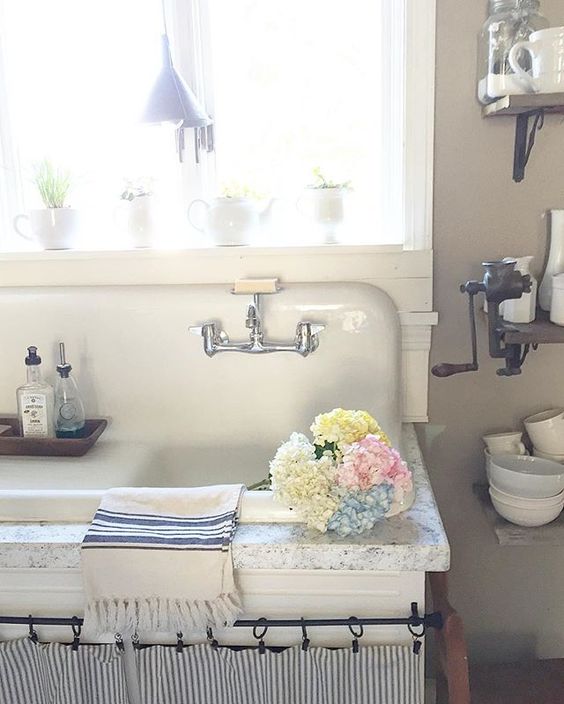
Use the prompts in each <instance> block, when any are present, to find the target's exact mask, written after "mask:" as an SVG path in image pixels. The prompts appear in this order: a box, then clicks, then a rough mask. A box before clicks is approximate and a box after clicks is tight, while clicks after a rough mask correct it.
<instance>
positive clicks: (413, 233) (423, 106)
mask: <svg viewBox="0 0 564 704" xmlns="http://www.w3.org/2000/svg"><path fill="white" fill-rule="evenodd" d="M406 2H407V4H408V7H409V11H408V13H407V15H406V18H405V22H406V25H405V32H406V47H407V56H406V76H405V83H404V85H405V96H406V98H405V100H406V105H405V131H404V134H405V150H404V151H405V169H406V171H405V173H406V179H405V198H406V204H405V208H404V212H405V214H406V221H405V234H404V245H403V247H404V249H406V250H416V249H431V248H432V246H433V177H434V176H433V159H434V140H435V56H436V49H435V45H436V13H437V6H436V0H406Z"/></svg>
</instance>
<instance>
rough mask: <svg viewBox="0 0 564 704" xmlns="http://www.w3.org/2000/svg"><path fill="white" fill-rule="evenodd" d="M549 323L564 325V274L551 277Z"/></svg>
mask: <svg viewBox="0 0 564 704" xmlns="http://www.w3.org/2000/svg"><path fill="white" fill-rule="evenodd" d="M550 321H551V322H552V323H556V325H564V274H556V275H555V276H553V277H552V301H551V303H550Z"/></svg>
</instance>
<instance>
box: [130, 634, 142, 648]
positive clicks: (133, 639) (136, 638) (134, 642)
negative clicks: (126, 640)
mask: <svg viewBox="0 0 564 704" xmlns="http://www.w3.org/2000/svg"><path fill="white" fill-rule="evenodd" d="M131 645H132V646H133V650H141V643H140V641H139V634H138V633H137V631H135V633H134V634H133V635H132V636H131Z"/></svg>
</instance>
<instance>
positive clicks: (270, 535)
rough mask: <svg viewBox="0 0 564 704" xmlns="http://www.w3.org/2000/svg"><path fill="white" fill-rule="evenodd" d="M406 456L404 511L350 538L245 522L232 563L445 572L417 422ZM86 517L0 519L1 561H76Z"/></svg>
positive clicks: (27, 564) (10, 564) (442, 539)
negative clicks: (408, 495) (411, 489)
mask: <svg viewBox="0 0 564 704" xmlns="http://www.w3.org/2000/svg"><path fill="white" fill-rule="evenodd" d="M402 449H403V454H404V458H405V460H406V461H407V463H408V464H409V466H410V467H411V469H412V471H413V476H414V482H415V488H416V498H415V502H414V504H413V506H412V507H411V508H410V509H409V510H408V511H405V512H404V513H402V514H400V515H398V516H394V517H392V518H389V519H387V520H386V521H383V522H382V523H380V524H378V525H377V526H376V527H375V528H374V529H373V530H372V531H369V532H368V533H366V534H363V535H361V536H355V537H354V538H350V537H349V538H339V537H338V536H337V535H335V534H333V533H326V534H321V533H318V532H317V531H314V530H310V529H308V528H306V527H305V526H304V525H303V524H299V523H286V524H274V523H269V524H266V523H248V524H242V525H240V526H239V527H238V529H237V532H236V534H235V537H234V540H233V562H234V565H235V568H236V569H286V570H287V569H320V570H389V571H396V570H397V571H425V572H444V571H446V570H448V569H449V565H450V548H449V544H448V540H447V537H446V534H445V531H444V528H443V524H442V521H441V518H440V515H439V512H438V509H437V505H436V503H435V498H434V496H433V491H432V489H431V485H430V483H429V477H428V475H427V470H426V469H425V465H424V462H423V458H422V456H421V451H420V448H419V444H418V442H417V437H416V434H415V429H414V428H413V426H412V425H411V424H406V425H404V427H403V432H402ZM87 527H88V526H87V525H85V524H76V523H61V524H54V523H0V569H2V568H19V569H22V568H24V569H25V568H39V569H41V568H58V569H64V568H66V569H78V568H79V567H80V543H81V541H82V538H83V537H84V534H85V532H86V530H87Z"/></svg>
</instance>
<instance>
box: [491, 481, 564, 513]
mask: <svg viewBox="0 0 564 704" xmlns="http://www.w3.org/2000/svg"><path fill="white" fill-rule="evenodd" d="M490 496H494V497H495V498H496V499H499V500H500V501H503V502H504V503H506V504H511V506H517V507H521V508H540V507H543V506H555V505H556V504H563V505H564V491H561V492H560V493H559V494H556V496H549V497H547V498H546V499H526V498H523V497H522V496H515V495H514V494H508V493H507V492H505V491H501V489H498V488H497V487H496V486H495V485H494V484H490Z"/></svg>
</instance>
